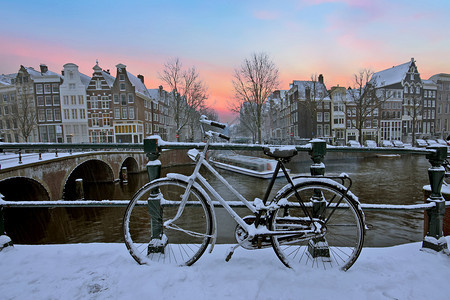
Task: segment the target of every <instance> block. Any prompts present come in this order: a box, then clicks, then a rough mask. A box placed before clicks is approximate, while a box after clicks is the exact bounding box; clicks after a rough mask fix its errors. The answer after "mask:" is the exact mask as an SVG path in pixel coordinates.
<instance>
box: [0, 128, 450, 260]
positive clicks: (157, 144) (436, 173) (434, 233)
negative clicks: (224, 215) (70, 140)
mask: <svg viewBox="0 0 450 300" xmlns="http://www.w3.org/2000/svg"><path fill="white" fill-rule="evenodd" d="M204 146H205V143H178V142H167V141H163V140H162V139H161V138H159V137H158V136H152V137H150V138H147V139H145V140H144V144H107V143H103V144H55V143H35V144H23V143H0V151H17V152H18V153H21V152H22V151H38V152H44V151H55V152H56V153H57V152H58V151H69V152H70V151H73V150H74V149H77V150H94V151H96V150H137V151H144V152H145V153H146V154H147V156H148V158H149V160H151V161H153V160H157V159H158V158H159V156H160V154H161V152H162V151H163V150H165V149H192V148H197V149H201V148H203V147H204ZM265 146H267V145H259V144H233V143H214V144H211V145H210V149H211V150H253V151H262V148H263V147H265ZM295 147H296V149H297V150H298V151H300V152H308V153H309V155H310V156H311V160H312V166H311V174H312V175H318V176H321V175H324V174H325V165H324V164H323V159H324V157H325V155H326V152H353V153H380V154H417V155H425V156H426V158H427V159H428V161H429V162H430V165H431V166H430V168H429V169H428V175H429V179H430V189H431V194H430V196H429V197H428V198H427V200H426V203H424V204H416V205H385V204H383V205H376V204H362V208H363V209H364V210H425V211H426V215H427V219H428V221H427V222H428V224H427V228H428V231H427V233H426V235H425V237H424V239H423V243H422V247H423V248H427V249H433V250H435V251H445V249H448V246H447V242H446V240H445V238H443V219H444V214H445V208H446V206H450V201H447V202H446V201H445V200H444V197H443V196H442V193H441V187H442V183H443V179H444V176H445V169H444V167H443V166H442V164H443V162H444V160H445V159H446V158H447V147H446V146H438V145H436V146H429V147H427V148H426V149H424V148H403V149H398V148H379V147H377V148H352V147H336V146H330V145H326V143H325V141H323V140H319V139H315V140H311V141H310V143H309V144H307V145H299V146H295ZM147 171H148V174H149V179H150V180H152V179H154V178H157V177H159V173H160V165H158V164H148V165H147ZM127 204H128V200H104V201H88V200H82V201H64V200H59V201H39V202H36V201H35V202H30V201H22V202H17V201H4V200H2V199H0V234H3V236H6V233H5V227H4V218H3V209H4V208H8V207H52V208H53V207H105V206H107V207H123V206H126V205H127ZM214 204H217V203H214ZM230 205H240V202H239V203H230ZM1 241H2V240H1V239H0V242H1ZM5 241H8V240H7V239H3V242H5ZM10 243H11V241H10V240H9V241H8V242H7V243H4V244H5V245H6V244H10ZM1 248H2V245H0V249H1Z"/></svg>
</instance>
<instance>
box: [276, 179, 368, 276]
mask: <svg viewBox="0 0 450 300" xmlns="http://www.w3.org/2000/svg"><path fill="white" fill-rule="evenodd" d="M296 192H297V193H298V195H299V196H300V198H301V199H302V201H303V202H304V203H305V206H306V211H308V212H309V214H310V215H311V216H312V217H313V218H314V219H315V220H317V221H319V222H318V223H319V224H321V226H323V229H322V236H319V237H317V236H316V237H311V235H310V236H309V237H300V236H298V237H291V238H289V237H288V236H277V235H275V236H272V237H271V241H272V247H273V249H274V250H275V253H276V254H277V256H278V258H279V259H280V260H281V261H282V262H283V263H284V264H285V265H286V266H287V267H290V268H298V267H304V266H310V267H312V268H320V269H325V270H327V269H336V268H338V269H342V270H347V269H349V268H350V267H351V266H352V265H353V264H354V262H355V261H356V259H357V258H358V256H359V254H360V252H361V249H362V246H363V243H364V215H363V213H362V210H361V209H360V206H359V205H358V202H357V201H356V200H355V199H354V198H353V196H352V194H350V195H349V194H345V188H344V187H342V186H340V185H337V184H333V183H327V182H325V181H323V182H322V181H312V180H309V181H306V182H305V181H304V182H301V183H298V184H297V185H296V186H295V189H293V188H290V189H286V191H284V192H281V193H280V194H279V195H278V196H277V199H275V201H277V202H280V200H281V202H280V203H283V207H281V208H279V209H278V210H276V211H275V212H274V213H273V215H272V218H271V222H270V229H271V230H274V231H276V230H294V229H298V227H299V226H304V224H308V225H307V226H311V224H310V223H308V222H309V220H310V219H309V217H308V215H307V213H306V212H305V211H304V210H303V209H302V208H301V207H300V205H299V202H298V200H297V198H296V196H295V193H296ZM284 199H286V200H287V202H285V200H284ZM294 227H295V228H294ZM311 228H313V227H312V226H311Z"/></svg>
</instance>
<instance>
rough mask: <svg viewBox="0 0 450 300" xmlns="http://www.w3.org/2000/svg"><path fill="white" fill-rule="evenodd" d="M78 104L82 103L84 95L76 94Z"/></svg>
mask: <svg viewBox="0 0 450 300" xmlns="http://www.w3.org/2000/svg"><path fill="white" fill-rule="evenodd" d="M78 104H80V105H83V104H84V96H83V95H78Z"/></svg>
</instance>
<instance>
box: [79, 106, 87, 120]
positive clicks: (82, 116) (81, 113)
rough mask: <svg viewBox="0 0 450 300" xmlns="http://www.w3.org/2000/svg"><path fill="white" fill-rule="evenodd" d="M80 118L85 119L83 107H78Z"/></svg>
mask: <svg viewBox="0 0 450 300" xmlns="http://www.w3.org/2000/svg"><path fill="white" fill-rule="evenodd" d="M80 119H86V111H85V110H84V109H83V108H81V109H80Z"/></svg>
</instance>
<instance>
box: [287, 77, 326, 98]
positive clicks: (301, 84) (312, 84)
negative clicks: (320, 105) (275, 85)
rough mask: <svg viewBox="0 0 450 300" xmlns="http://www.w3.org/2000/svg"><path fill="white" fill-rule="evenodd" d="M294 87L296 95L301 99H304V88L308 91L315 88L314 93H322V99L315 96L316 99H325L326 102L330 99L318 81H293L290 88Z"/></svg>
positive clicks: (323, 85)
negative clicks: (296, 91)
mask: <svg viewBox="0 0 450 300" xmlns="http://www.w3.org/2000/svg"><path fill="white" fill-rule="evenodd" d="M294 86H295V87H296V88H297V90H298V93H299V95H300V96H301V97H305V95H306V93H305V90H306V88H309V89H310V90H313V89H314V88H315V89H316V91H318V92H322V93H323V96H322V97H319V96H316V98H321V99H327V100H329V99H330V97H329V95H328V92H327V88H326V87H325V84H323V83H321V82H319V81H311V80H294V81H293V82H292V87H294Z"/></svg>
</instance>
